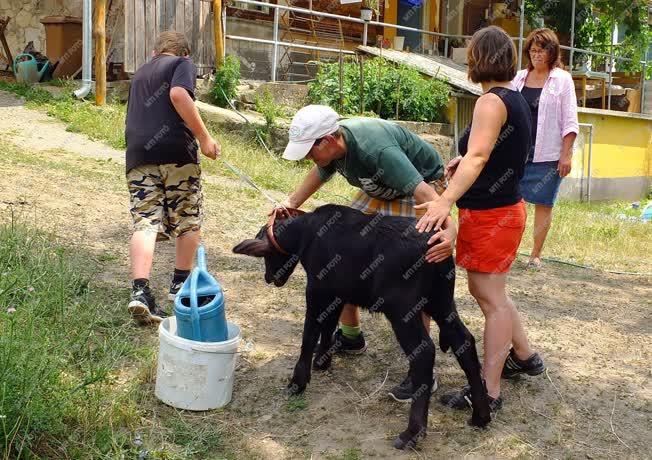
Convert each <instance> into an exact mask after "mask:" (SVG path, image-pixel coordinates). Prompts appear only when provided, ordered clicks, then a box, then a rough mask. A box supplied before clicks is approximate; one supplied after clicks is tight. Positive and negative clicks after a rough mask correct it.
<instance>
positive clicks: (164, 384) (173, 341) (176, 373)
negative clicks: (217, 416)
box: [155, 317, 240, 410]
mask: <svg viewBox="0 0 652 460" xmlns="http://www.w3.org/2000/svg"><path fill="white" fill-rule="evenodd" d="M176 327H177V325H176V320H175V318H174V317H169V318H165V319H164V320H163V322H161V325H160V326H159V328H158V334H159V352H158V368H157V371H156V389H155V394H156V397H157V398H158V399H160V400H161V401H163V402H164V403H165V404H168V405H170V406H173V407H176V408H178V409H186V410H209V409H217V408H218V407H223V406H225V405H227V404H228V403H229V402H230V401H231V395H232V393H233V374H234V371H235V365H236V360H237V351H238V346H239V345H240V328H239V327H238V326H237V325H235V324H233V323H229V324H228V331H229V332H228V340H225V341H223V342H218V343H206V342H195V341H192V340H186V339H183V338H181V337H179V336H178V335H177V331H176Z"/></svg>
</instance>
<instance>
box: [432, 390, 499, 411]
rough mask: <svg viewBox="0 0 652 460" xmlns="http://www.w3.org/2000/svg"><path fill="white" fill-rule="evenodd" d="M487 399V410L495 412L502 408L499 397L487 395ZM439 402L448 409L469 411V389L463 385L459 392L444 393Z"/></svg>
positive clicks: (470, 405)
mask: <svg viewBox="0 0 652 460" xmlns="http://www.w3.org/2000/svg"><path fill="white" fill-rule="evenodd" d="M487 398H489V410H491V412H496V411H498V410H500V409H502V408H503V398H502V397H501V396H498V397H497V398H492V397H491V396H489V395H487ZM439 402H440V403H442V404H443V405H444V406H447V407H450V408H452V409H457V410H464V409H469V408H471V407H472V404H471V387H470V386H468V385H464V387H462V389H461V390H460V391H454V392H452V393H446V394H444V395H442V396H441V397H440V398H439Z"/></svg>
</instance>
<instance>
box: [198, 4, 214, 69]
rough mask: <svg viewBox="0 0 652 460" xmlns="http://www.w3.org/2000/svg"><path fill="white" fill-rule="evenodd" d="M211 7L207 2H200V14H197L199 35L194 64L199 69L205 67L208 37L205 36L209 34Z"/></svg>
mask: <svg viewBox="0 0 652 460" xmlns="http://www.w3.org/2000/svg"><path fill="white" fill-rule="evenodd" d="M210 9H211V5H210V3H208V2H201V8H200V14H199V30H200V31H201V34H200V36H199V50H200V53H199V60H198V62H197V63H196V64H197V65H198V66H200V67H204V66H206V59H207V53H208V52H207V50H206V46H207V45H206V43H207V40H209V39H210V37H208V38H207V35H208V34H210V30H211V29H212V26H211V16H210Z"/></svg>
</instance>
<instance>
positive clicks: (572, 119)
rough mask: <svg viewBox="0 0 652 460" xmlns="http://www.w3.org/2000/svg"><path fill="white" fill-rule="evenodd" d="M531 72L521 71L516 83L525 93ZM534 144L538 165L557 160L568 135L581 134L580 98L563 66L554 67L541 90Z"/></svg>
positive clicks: (514, 81) (514, 82)
mask: <svg viewBox="0 0 652 460" xmlns="http://www.w3.org/2000/svg"><path fill="white" fill-rule="evenodd" d="M528 72H529V70H527V69H524V70H521V71H519V72H518V73H517V74H516V77H514V80H513V81H512V83H513V84H514V86H516V88H517V89H518V90H519V91H521V90H522V89H523V86H525V80H526V79H527V75H528ZM538 115H539V116H538V118H539V120H538V122H537V138H536V139H535V142H534V160H533V161H534V162H535V163H539V162H542V161H557V160H559V156H560V154H561V147H562V140H563V138H564V137H565V136H566V135H567V134H568V133H576V134H577V133H578V132H579V125H578V123H577V98H576V96H575V85H574V84H573V79H572V77H571V75H570V74H569V73H568V72H566V71H565V70H562V69H560V68H559V67H556V68H554V69H553V70H552V71H551V72H550V75H548V79H547V80H546V83H545V84H544V85H543V90H542V91H541V99H540V100H539V114H538Z"/></svg>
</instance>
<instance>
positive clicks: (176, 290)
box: [168, 280, 185, 302]
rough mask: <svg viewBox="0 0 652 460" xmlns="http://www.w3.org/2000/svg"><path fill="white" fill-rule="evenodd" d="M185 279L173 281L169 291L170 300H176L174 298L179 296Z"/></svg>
mask: <svg viewBox="0 0 652 460" xmlns="http://www.w3.org/2000/svg"><path fill="white" fill-rule="evenodd" d="M184 282H185V280H184V281H177V282H176V283H175V282H174V280H173V281H172V284H170V292H168V300H171V301H173V302H174V299H176V298H177V294H178V293H179V291H180V290H181V286H183V283H184Z"/></svg>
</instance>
